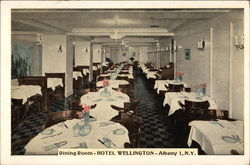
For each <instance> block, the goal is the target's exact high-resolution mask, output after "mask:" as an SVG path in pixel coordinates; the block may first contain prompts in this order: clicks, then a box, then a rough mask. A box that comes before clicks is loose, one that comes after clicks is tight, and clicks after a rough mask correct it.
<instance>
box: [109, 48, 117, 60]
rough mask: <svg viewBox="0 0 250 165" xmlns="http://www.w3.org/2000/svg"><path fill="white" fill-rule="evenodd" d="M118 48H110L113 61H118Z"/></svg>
mask: <svg viewBox="0 0 250 165" xmlns="http://www.w3.org/2000/svg"><path fill="white" fill-rule="evenodd" d="M118 54H119V49H118V48H111V49H110V58H111V60H112V62H113V63H118V62H119V56H118Z"/></svg>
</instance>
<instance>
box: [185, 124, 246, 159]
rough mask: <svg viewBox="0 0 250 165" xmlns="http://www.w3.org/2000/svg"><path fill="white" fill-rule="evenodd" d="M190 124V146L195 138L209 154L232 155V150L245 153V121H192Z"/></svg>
mask: <svg viewBox="0 0 250 165" xmlns="http://www.w3.org/2000/svg"><path fill="white" fill-rule="evenodd" d="M189 125H190V126H191V130H190V133H189V138H188V145H189V146H190V145H191V144H192V140H194V141H196V142H197V143H199V144H200V146H201V148H202V150H203V151H204V152H206V154H209V155H210V154H211V155H214V154H223V155H230V154H231V150H236V151H238V152H239V153H240V154H243V153H244V152H243V145H244V142H243V141H244V136H243V121H227V120H218V121H192V122H190V123H189ZM240 139H241V140H240Z"/></svg>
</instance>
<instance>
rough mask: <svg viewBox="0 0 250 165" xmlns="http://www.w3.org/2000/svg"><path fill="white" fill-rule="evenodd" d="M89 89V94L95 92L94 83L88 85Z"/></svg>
mask: <svg viewBox="0 0 250 165" xmlns="http://www.w3.org/2000/svg"><path fill="white" fill-rule="evenodd" d="M89 89H90V91H91V92H96V91H97V88H96V83H94V82H91V83H89Z"/></svg>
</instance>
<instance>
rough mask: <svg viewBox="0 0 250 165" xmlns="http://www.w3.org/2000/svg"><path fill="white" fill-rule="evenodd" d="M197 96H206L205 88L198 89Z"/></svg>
mask: <svg viewBox="0 0 250 165" xmlns="http://www.w3.org/2000/svg"><path fill="white" fill-rule="evenodd" d="M198 95H199V96H200V97H204V96H206V88H200V89H199V93H198Z"/></svg>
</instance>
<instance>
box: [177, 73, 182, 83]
mask: <svg viewBox="0 0 250 165" xmlns="http://www.w3.org/2000/svg"><path fill="white" fill-rule="evenodd" d="M182 76H183V73H182V72H176V82H178V83H181V82H182Z"/></svg>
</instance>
